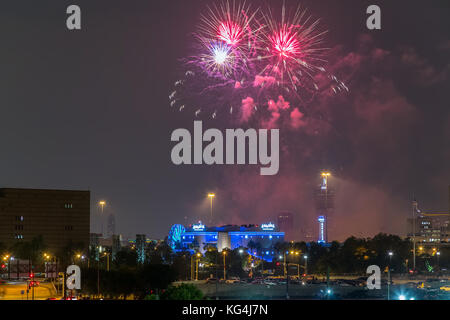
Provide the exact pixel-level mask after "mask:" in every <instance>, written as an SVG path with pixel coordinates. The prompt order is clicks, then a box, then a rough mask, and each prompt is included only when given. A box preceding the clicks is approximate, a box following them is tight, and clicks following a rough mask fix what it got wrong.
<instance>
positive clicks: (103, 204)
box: [98, 200, 106, 234]
mask: <svg viewBox="0 0 450 320" xmlns="http://www.w3.org/2000/svg"><path fill="white" fill-rule="evenodd" d="M98 205H99V206H100V208H101V213H102V216H103V210H104V208H105V206H106V201H105V200H100V201H99V202H98ZM101 219H102V218H100V220H101ZM100 225H101V230H100V233H101V234H103V221H100Z"/></svg>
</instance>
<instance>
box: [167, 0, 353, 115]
mask: <svg viewBox="0 0 450 320" xmlns="http://www.w3.org/2000/svg"><path fill="white" fill-rule="evenodd" d="M265 12H266V13H265ZM265 12H263V11H262V10H260V9H253V8H251V7H250V5H247V4H246V2H245V1H244V2H239V0H233V2H230V1H219V2H218V3H216V4H215V5H213V6H212V7H208V9H207V10H206V11H205V13H204V14H203V15H201V19H200V23H199V26H198V29H197V32H196V33H195V34H194V39H195V40H196V41H195V44H194V48H193V49H194V50H195V51H194V52H195V53H194V55H192V56H190V57H188V58H186V59H185V60H184V65H185V66H186V67H187V68H188V71H186V72H185V74H184V77H183V79H180V80H178V81H177V82H176V83H175V89H174V91H173V92H172V93H171V94H170V95H169V100H170V105H171V106H173V107H177V108H178V110H179V111H182V110H184V109H185V107H186V106H187V105H189V106H194V108H195V116H199V115H201V114H203V113H202V111H203V110H202V109H207V110H208V113H209V114H210V115H211V116H212V118H215V117H216V116H217V115H218V113H223V112H222V111H225V112H227V113H230V114H241V116H242V114H243V113H245V114H246V115H251V112H253V111H252V110H254V111H256V110H266V111H267V112H266V114H269V115H271V116H275V115H276V116H277V119H278V118H279V117H280V115H279V114H278V113H280V114H281V113H286V114H289V115H292V110H289V109H290V106H293V107H294V105H295V108H306V106H307V105H308V104H309V103H310V102H311V101H313V99H314V97H315V96H316V95H317V94H321V93H323V92H330V91H331V93H334V94H338V93H340V92H344V91H348V88H347V87H346V86H345V84H344V83H343V82H341V81H339V80H338V79H337V77H335V76H334V75H331V74H328V73H327V71H326V70H325V67H324V66H325V64H326V61H325V52H326V50H327V49H326V48H324V47H323V39H324V35H325V34H326V33H327V31H323V30H322V31H321V30H320V27H319V20H314V19H312V18H311V16H309V15H307V12H306V10H303V9H301V8H300V7H298V8H297V9H296V10H294V11H292V13H291V14H290V13H288V12H287V10H286V7H285V6H284V5H283V6H282V9H281V15H279V16H276V15H274V14H273V13H272V10H270V9H268V10H266V11H265ZM324 80H326V81H324ZM317 82H319V83H317ZM199 97H201V99H198V98H199ZM200 101H201V102H200ZM275 101H276V102H275ZM196 105H197V106H199V107H195V106H196ZM244 110H245V111H244ZM228 111H229V112H228ZM297 111H298V109H297ZM297 114H298V113H297ZM244 118H245V119H248V118H249V116H245V117H244ZM241 119H242V117H241Z"/></svg>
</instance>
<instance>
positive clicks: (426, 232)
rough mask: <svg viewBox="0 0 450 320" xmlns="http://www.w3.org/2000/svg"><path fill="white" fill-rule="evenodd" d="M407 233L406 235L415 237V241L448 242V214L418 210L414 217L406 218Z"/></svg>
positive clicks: (449, 232) (449, 225)
mask: <svg viewBox="0 0 450 320" xmlns="http://www.w3.org/2000/svg"><path fill="white" fill-rule="evenodd" d="M414 229H415V230H414ZM413 230H414V231H413ZM407 234H408V237H411V238H413V237H415V241H416V242H417V243H422V244H427V243H429V244H436V243H442V242H446V243H450V214H449V213H446V212H443V213H425V212H420V210H419V212H418V213H417V216H416V217H415V218H409V219H408V233H407Z"/></svg>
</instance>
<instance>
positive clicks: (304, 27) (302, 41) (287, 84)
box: [258, 5, 327, 98]
mask: <svg viewBox="0 0 450 320" xmlns="http://www.w3.org/2000/svg"><path fill="white" fill-rule="evenodd" d="M263 23H264V26H265V28H264V29H262V30H263V32H261V33H259V35H258V36H259V43H260V48H259V52H260V55H259V56H258V59H259V60H261V62H262V65H263V67H262V70H261V71H260V74H262V75H266V76H271V77H274V78H275V79H276V84H277V85H278V86H279V87H281V88H283V89H284V90H285V91H288V92H290V91H292V92H293V93H297V94H298V96H299V97H300V98H303V97H304V96H305V95H306V96H309V95H310V94H312V93H313V92H314V91H317V90H318V85H317V84H316V83H315V82H314V77H315V75H316V74H317V73H319V72H325V69H324V68H323V65H324V64H325V63H326V61H325V59H324V53H325V51H326V50H327V49H326V48H324V47H323V37H324V35H325V34H326V33H327V31H319V29H318V27H319V20H314V21H313V20H312V18H311V16H307V11H306V10H303V9H301V7H298V8H297V10H296V11H295V12H294V14H292V15H289V14H288V13H287V12H286V7H285V6H284V5H283V8H282V10H281V18H278V19H277V18H275V17H274V14H273V13H272V11H271V10H269V11H268V13H267V14H263Z"/></svg>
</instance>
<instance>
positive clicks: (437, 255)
mask: <svg viewBox="0 0 450 320" xmlns="http://www.w3.org/2000/svg"><path fill="white" fill-rule="evenodd" d="M440 255H441V252H440V251H438V252H436V257H437V269H438V271H440V268H439V256H440Z"/></svg>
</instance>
